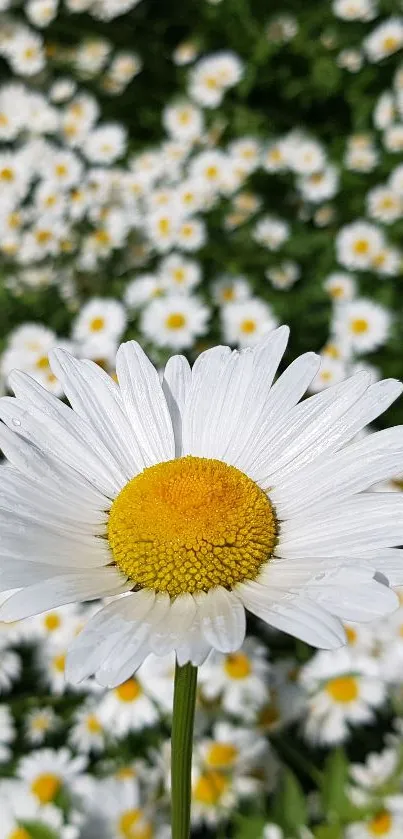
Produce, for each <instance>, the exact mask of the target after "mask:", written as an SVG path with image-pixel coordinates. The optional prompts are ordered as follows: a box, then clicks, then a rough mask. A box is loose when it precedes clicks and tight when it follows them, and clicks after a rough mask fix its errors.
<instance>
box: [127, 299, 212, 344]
mask: <svg viewBox="0 0 403 839" xmlns="http://www.w3.org/2000/svg"><path fill="white" fill-rule="evenodd" d="M208 317H209V310H208V308H207V306H205V305H204V304H203V303H202V302H201V301H200V300H199V299H198V298H197V297H191V296H190V295H188V294H168V295H167V296H166V297H163V298H157V299H156V300H153V301H152V302H151V303H149V304H148V306H147V307H146V308H145V309H144V310H143V313H142V315H141V318H140V329H141V332H142V333H143V335H144V336H145V337H146V338H148V339H149V340H150V341H152V342H153V344H155V345H156V346H159V347H171V348H173V349H176V350H179V349H184V348H186V347H191V346H192V344H193V342H194V339H195V338H196V337H198V336H199V335H203V334H204V333H205V331H206V329H207V321H208Z"/></svg>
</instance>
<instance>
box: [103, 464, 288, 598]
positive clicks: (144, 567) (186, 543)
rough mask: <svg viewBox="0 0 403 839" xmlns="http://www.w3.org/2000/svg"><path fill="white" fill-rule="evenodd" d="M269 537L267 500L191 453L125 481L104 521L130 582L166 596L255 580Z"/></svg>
mask: <svg viewBox="0 0 403 839" xmlns="http://www.w3.org/2000/svg"><path fill="white" fill-rule="evenodd" d="M276 537H277V528H276V518H275V514H274V511H273V508H272V505H271V503H270V501H269V499H268V497H267V495H266V494H265V493H264V492H263V491H262V490H261V489H260V488H259V487H258V486H257V485H256V484H255V483H254V482H253V481H252V480H251V479H250V478H248V477H247V476H246V475H244V474H243V473H242V472H240V471H239V470H238V469H236V468H235V467H234V466H228V465H227V464H226V463H223V462H222V461H220V460H212V459H209V458H201V457H191V456H188V457H181V458H178V459H176V460H170V461H167V462H165V463H158V464H157V465H156V466H150V467H149V468H148V469H145V470H144V471H143V472H141V474H140V475H137V477H135V478H133V479H132V480H131V481H129V483H128V484H126V486H125V487H124V488H123V489H122V490H121V492H120V493H119V495H118V496H117V498H116V499H115V501H114V502H113V504H112V507H111V511H110V515H109V522H108V539H109V544H110V547H111V549H112V553H113V557H114V560H115V562H116V564H117V565H118V566H119V568H120V569H121V570H122V571H123V572H124V573H125V574H126V575H127V576H128V577H129V578H130V579H132V580H133V582H134V583H135V585H137V586H140V587H141V588H148V589H154V591H158V592H161V591H166V592H168V594H169V595H171V596H172V597H175V596H176V595H179V594H183V593H185V592H190V593H191V594H193V593H194V592H197V591H209V589H211V588H214V587H216V586H224V587H225V588H228V589H231V588H233V586H235V585H236V584H237V583H241V582H243V581H244V580H253V579H255V577H256V576H257V574H258V573H259V571H260V568H261V566H262V564H263V563H265V562H266V561H267V560H268V559H269V558H270V557H271V555H272V553H273V549H274V546H275V543H276Z"/></svg>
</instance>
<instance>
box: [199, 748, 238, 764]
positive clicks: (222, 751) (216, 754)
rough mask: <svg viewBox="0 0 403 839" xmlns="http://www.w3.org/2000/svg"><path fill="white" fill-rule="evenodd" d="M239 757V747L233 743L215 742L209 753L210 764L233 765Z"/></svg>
mask: <svg viewBox="0 0 403 839" xmlns="http://www.w3.org/2000/svg"><path fill="white" fill-rule="evenodd" d="M237 757H238V749H237V748H236V746H233V745H232V744H231V743H213V745H212V746H210V749H209V751H208V754H207V758H206V762H207V763H208V764H209V766H214V767H219V766H232V765H233V763H234V761H235V760H236V758H237Z"/></svg>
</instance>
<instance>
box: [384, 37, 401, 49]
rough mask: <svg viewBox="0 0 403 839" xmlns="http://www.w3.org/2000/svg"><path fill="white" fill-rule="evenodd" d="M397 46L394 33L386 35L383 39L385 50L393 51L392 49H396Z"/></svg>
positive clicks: (398, 44)
mask: <svg viewBox="0 0 403 839" xmlns="http://www.w3.org/2000/svg"><path fill="white" fill-rule="evenodd" d="M399 46H400V43H399V39H398V38H396V36H395V35H388V37H387V38H384V40H383V48H384V50H386V51H387V52H393V51H394V50H397V49H398V47H399Z"/></svg>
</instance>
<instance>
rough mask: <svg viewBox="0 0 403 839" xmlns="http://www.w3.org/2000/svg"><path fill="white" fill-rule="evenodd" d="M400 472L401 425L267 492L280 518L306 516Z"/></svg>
mask: <svg viewBox="0 0 403 839" xmlns="http://www.w3.org/2000/svg"><path fill="white" fill-rule="evenodd" d="M401 471H403V426H400V427H399V426H397V427H395V428H388V429H385V430H384V431H378V432H377V433H375V434H371V435H370V436H369V437H366V438H364V439H363V440H359V441H358V442H357V443H352V444H351V445H349V446H348V447H347V448H345V449H343V450H342V451H341V452H337V453H332V454H328V455H323V456H322V457H321V458H318V460H317V461H314V462H313V463H310V464H309V465H308V466H305V467H304V468H302V469H301V470H299V471H298V472H297V473H295V474H292V475H290V476H289V477H288V478H287V479H285V480H282V479H281V477H280V478H279V480H278V482H277V484H276V486H275V487H273V488H272V489H271V490H270V499H271V501H272V502H273V504H274V506H275V508H276V512H277V515H278V516H279V518H289V517H291V516H295V515H298V514H300V513H301V514H303V515H306V514H307V511H308V509H310V508H311V507H313V512H316V511H317V510H318V509H322V508H323V507H325V506H328V505H329V504H333V503H334V502H335V501H336V500H337V499H338V498H341V499H343V498H345V497H346V496H348V495H352V494H353V493H357V492H361V491H362V490H365V489H368V487H370V486H372V485H373V484H374V483H376V482H377V481H383V480H387V479H388V478H391V477H393V475H397V474H399V472H401Z"/></svg>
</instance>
